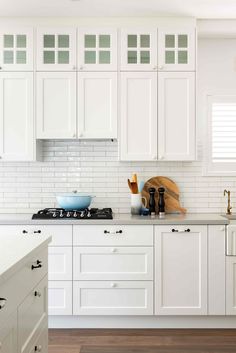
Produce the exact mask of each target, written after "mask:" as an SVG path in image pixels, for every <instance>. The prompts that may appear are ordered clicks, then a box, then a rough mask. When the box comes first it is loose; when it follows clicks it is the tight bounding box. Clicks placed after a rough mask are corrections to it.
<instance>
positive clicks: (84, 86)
mask: <svg viewBox="0 0 236 353" xmlns="http://www.w3.org/2000/svg"><path fill="white" fill-rule="evenodd" d="M77 97H78V137H80V138H93V139H96V138H104V139H108V138H117V73H116V72H80V73H79V74H78V95H77Z"/></svg>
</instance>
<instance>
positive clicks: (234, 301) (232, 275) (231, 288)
mask: <svg viewBox="0 0 236 353" xmlns="http://www.w3.org/2000/svg"><path fill="white" fill-rule="evenodd" d="M226 315H236V256H226Z"/></svg>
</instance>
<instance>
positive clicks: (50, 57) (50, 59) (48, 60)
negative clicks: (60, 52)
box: [43, 51, 55, 64]
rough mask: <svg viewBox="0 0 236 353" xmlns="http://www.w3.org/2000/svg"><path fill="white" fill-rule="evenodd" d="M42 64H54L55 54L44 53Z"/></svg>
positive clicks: (51, 52)
mask: <svg viewBox="0 0 236 353" xmlns="http://www.w3.org/2000/svg"><path fill="white" fill-rule="evenodd" d="M43 62H44V64H55V52H54V51H44V52H43Z"/></svg>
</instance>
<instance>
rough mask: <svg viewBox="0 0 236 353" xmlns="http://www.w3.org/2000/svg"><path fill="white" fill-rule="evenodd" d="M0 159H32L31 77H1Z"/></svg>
mask: <svg viewBox="0 0 236 353" xmlns="http://www.w3.org/2000/svg"><path fill="white" fill-rule="evenodd" d="M0 105H1V107H2V109H1V110H0V158H1V160H6V161H30V160H34V159H35V141H34V89H33V73H31V72H2V73H1V75H0Z"/></svg>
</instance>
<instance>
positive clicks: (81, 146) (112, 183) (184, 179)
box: [0, 39, 236, 212]
mask: <svg viewBox="0 0 236 353" xmlns="http://www.w3.org/2000/svg"><path fill="white" fill-rule="evenodd" d="M235 48H236V39H227V40H222V39H219V40H216V39H211V40H204V39H201V40H200V41H199V45H198V50H199V58H198V62H199V70H198V76H199V83H200V85H199V111H198V115H197V122H198V136H199V138H198V140H199V141H198V145H199V155H198V159H199V160H198V161H197V162H194V163H187V162H185V163H182V162H159V163H157V162H146V163H145V162H142V163H138V162H132V163H124V162H123V163H121V162H118V160H117V156H118V145H117V142H111V141H107V142H106V141H93V142H89V141H84V142H79V141H77V142H76V141H73V142H72V141H45V142H44V146H43V156H44V162H40V163H20V162H18V163H3V162H2V163H0V212H33V211H36V210H38V209H40V208H44V207H49V206H54V205H56V204H55V194H56V193H59V192H64V191H71V190H74V189H78V190H83V191H88V192H91V193H93V194H95V195H96V196H97V197H96V200H95V203H94V205H95V206H100V207H102V206H103V207H105V206H111V207H112V208H113V209H114V211H116V212H117V211H119V212H129V190H128V187H127V178H128V177H130V176H131V173H132V172H137V173H138V175H139V177H141V178H143V179H145V180H146V179H148V178H150V177H152V176H155V175H165V176H168V177H170V178H172V179H173V180H175V181H176V182H177V184H178V185H179V187H180V191H181V201H182V205H183V206H184V207H186V208H187V209H188V211H189V212H223V211H225V208H226V199H225V198H224V197H223V190H224V188H230V189H231V191H232V199H233V206H235V207H236V178H235V177H203V176H202V142H203V138H202V132H204V129H205V118H206V116H205V112H204V109H202V106H203V103H204V101H203V99H202V92H203V91H207V90H208V88H210V87H212V86H213V87H214V89H217V88H230V87H232V88H235V90H236V72H235V69H236V49H235Z"/></svg>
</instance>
